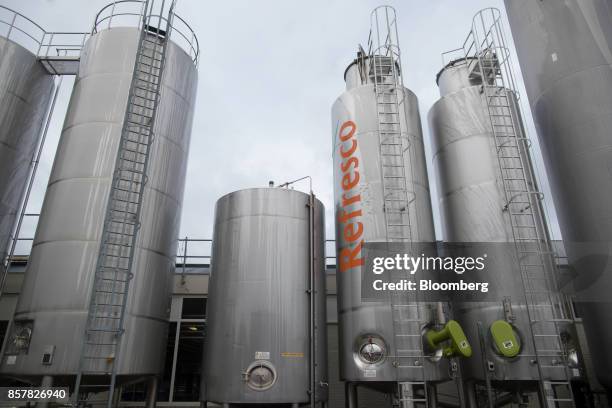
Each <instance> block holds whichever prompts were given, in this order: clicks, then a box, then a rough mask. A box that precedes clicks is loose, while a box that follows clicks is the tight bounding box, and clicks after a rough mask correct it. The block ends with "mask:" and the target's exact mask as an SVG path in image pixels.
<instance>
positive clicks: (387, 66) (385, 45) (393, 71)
mask: <svg viewBox="0 0 612 408" xmlns="http://www.w3.org/2000/svg"><path fill="white" fill-rule="evenodd" d="M368 43H369V44H368V45H369V65H370V77H371V78H373V82H374V93H375V97H376V110H377V117H378V137H379V154H380V173H381V182H382V193H383V210H384V214H385V227H386V239H387V242H391V243H392V242H401V243H412V241H413V232H414V231H413V229H414V226H413V225H411V220H410V215H411V214H410V211H409V207H410V205H411V204H412V203H413V202H414V201H415V193H414V191H413V190H411V189H409V188H408V185H409V180H408V177H407V169H406V165H405V159H404V157H405V155H408V156H409V157H410V150H409V149H410V144H409V141H408V139H407V136H406V132H402V121H404V122H405V121H406V116H405V115H406V112H405V107H404V106H403V103H404V97H405V96H404V85H403V80H402V76H401V74H402V72H401V54H400V48H399V37H398V34H397V19H396V14H395V10H394V9H393V8H392V7H389V6H381V7H378V8H376V9H374V11H373V12H372V15H371V29H370V38H369V41H368ZM405 277H406V276H403V275H402V276H399V277H398V278H405ZM390 296H391V305H390V306H391V318H392V321H393V333H394V335H393V336H394V345H395V355H394V356H390V358H392V359H393V365H394V366H395V368H396V374H397V380H398V390H397V391H398V396H399V399H398V401H399V406H400V407H414V406H415V405H416V404H427V387H426V383H425V378H426V376H425V362H424V352H423V342H422V334H421V326H422V324H423V320H422V319H421V316H420V307H419V304H418V302H417V301H416V298H412V299H407V298H406V294H400V295H397V294H391V295H390ZM405 378H410V381H403V379H405ZM417 388H422V389H423V393H422V395H417V394H416V389H417Z"/></svg>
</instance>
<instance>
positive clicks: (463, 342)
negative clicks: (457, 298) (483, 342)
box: [425, 320, 472, 357]
mask: <svg viewBox="0 0 612 408" xmlns="http://www.w3.org/2000/svg"><path fill="white" fill-rule="evenodd" d="M425 338H426V339H427V343H428V344H429V347H431V348H432V349H434V350H436V349H440V348H441V349H442V351H443V352H444V356H445V357H455V356H459V357H470V356H471V355H472V346H470V343H469V342H468V340H467V337H466V336H465V333H464V332H463V329H462V328H461V325H459V323H457V322H456V321H455V320H449V321H448V323H446V325H444V328H443V329H442V330H440V331H436V330H429V331H428V332H427V333H426V334H425ZM449 341H450V344H446V345H443V344H441V343H446V342H449Z"/></svg>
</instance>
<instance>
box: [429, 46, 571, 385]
mask: <svg viewBox="0 0 612 408" xmlns="http://www.w3.org/2000/svg"><path fill="white" fill-rule="evenodd" d="M475 63H476V61H475V60H474V59H471V58H462V59H459V60H456V61H452V62H451V63H449V64H448V65H447V66H445V67H444V68H443V69H442V70H441V71H440V73H439V74H438V77H437V82H438V86H439V88H440V96H441V98H440V99H439V100H438V101H437V102H436V103H435V104H434V105H433V107H432V108H431V110H430V112H429V122H430V129H431V138H432V145H433V163H434V167H435V170H436V174H437V186H438V199H439V206H440V212H441V216H442V220H441V221H442V229H443V240H444V241H445V242H449V243H451V244H457V243H461V244H462V243H473V245H475V246H476V248H475V250H477V251H481V252H483V251H486V253H487V256H488V259H487V267H486V268H485V269H483V270H482V271H478V270H473V271H470V272H469V273H470V276H469V279H470V280H471V281H483V282H489V286H490V288H491V290H490V291H491V293H490V294H489V295H488V296H486V297H483V298H482V299H472V301H469V300H468V301H466V296H465V295H464V294H462V295H461V296H460V297H459V299H457V300H456V301H455V302H453V316H454V318H456V319H457V320H458V321H459V322H460V323H462V325H463V328H464V330H465V332H466V335H467V337H468V338H469V339H470V340H471V342H472V344H473V346H474V347H475V348H476V352H475V353H474V355H473V356H472V357H471V358H469V359H465V360H464V361H463V362H462V367H463V369H462V373H463V378H464V379H465V380H480V381H484V380H485V378H486V377H488V378H489V379H491V380H499V381H508V380H525V381H529V380H537V379H539V373H538V367H537V365H535V364H533V361H532V360H533V356H534V355H535V350H534V344H533V341H532V328H531V324H530V317H529V316H528V313H527V310H526V298H525V288H524V284H523V280H522V277H521V269H520V267H519V266H518V265H519V264H518V260H517V256H516V250H515V247H514V236H513V229H512V222H513V221H512V220H511V218H510V212H512V211H513V208H512V207H511V208H509V207H508V200H507V198H506V195H505V191H504V180H503V178H506V180H508V178H509V177H511V176H513V177H519V175H520V176H521V177H522V175H523V174H524V176H525V178H526V181H527V182H526V185H527V186H528V188H529V190H532V191H536V190H537V188H536V183H535V176H534V174H533V172H532V170H531V166H530V165H529V163H530V158H529V153H528V150H527V147H526V146H527V144H526V143H525V142H524V140H525V139H524V137H525V136H524V130H523V126H522V123H521V117H520V111H519V108H518V105H517V99H516V95H515V94H514V93H513V92H512V91H510V90H508V91H507V93H508V96H509V97H508V99H509V103H510V106H511V107H510V109H511V111H512V116H513V118H514V120H515V123H514V128H515V129H516V130H517V132H518V134H517V140H518V142H517V145H518V149H517V150H518V151H519V153H518V154H519V155H520V156H521V157H522V162H523V163H525V166H524V169H523V170H520V171H518V170H517V171H514V173H513V174H510V173H508V170H506V173H505V175H502V171H501V167H500V163H499V160H500V158H499V156H503V155H507V152H501V153H500V148H499V146H498V145H497V143H496V140H495V135H494V133H493V128H492V124H491V118H490V116H489V115H490V114H500V112H493V111H490V110H489V108H488V107H487V104H486V96H485V95H484V94H483V92H482V80H481V79H480V77H478V76H473V75H470V68H472V67H473V66H474V64H475ZM496 109H497V110H498V111H499V108H496ZM518 163H519V161H518V160H515V164H514V165H517V164H518ZM523 171H524V173H523ZM521 200H525V197H523V198H521ZM533 201H536V202H537V201H538V200H533ZM525 206H527V204H525ZM526 208H529V207H526ZM529 211H533V212H534V214H535V215H534V217H538V219H542V218H541V217H543V215H542V208H541V207H540V206H537V208H533V209H531V210H529ZM514 222H516V221H514ZM521 222H525V221H524V220H522V221H521ZM543 225H544V224H543V222H539V223H537V224H536V226H538V227H539V228H540V230H539V232H538V235H539V236H543V237H546V236H547V235H546V234H547V233H546V231H545V230H543V228H542V227H543ZM474 243H475V244H474ZM479 255H482V253H480V254H479ZM545 289H546V290H549V289H550V288H545ZM547 312H550V310H547ZM496 321H502V322H506V323H508V324H510V325H511V328H512V330H513V331H514V332H515V338H516V339H517V341H519V342H520V353H519V354H518V355H512V356H507V355H504V353H503V352H502V350H501V348H499V349H496V347H495V345H494V343H493V341H492V339H490V338H489V337H490V336H491V334H490V333H491V328H492V327H495V326H492V325H493V323H494V322H496ZM479 323H480V324H481V326H482V328H479ZM497 324H500V323H497ZM502 325H503V323H502ZM506 327H507V326H506ZM546 329H550V328H546ZM555 333H556V332H555V331H554V330H551V331H550V332H547V333H538V334H544V335H545V334H549V335H550V337H551V338H552V337H553V336H554V335H555ZM483 337H484V339H483ZM542 338H543V337H542ZM479 339H483V340H484V342H480V341H479ZM483 344H487V345H486V346H485V349H482V347H481V346H482V345H483ZM487 361H490V362H492V364H491V366H488V367H487V364H486V362H487ZM557 371H559V370H557ZM544 376H545V377H547V378H548V377H557V375H556V374H555V373H554V372H553V373H547V372H545V373H544ZM502 385H503V383H502Z"/></svg>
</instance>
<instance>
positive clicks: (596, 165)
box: [505, 0, 612, 390]
mask: <svg viewBox="0 0 612 408" xmlns="http://www.w3.org/2000/svg"><path fill="white" fill-rule="evenodd" d="M505 4H506V10H507V14H508V18H509V20H510V28H511V29H512V34H513V37H514V41H515V44H516V49H517V53H518V56H519V62H520V65H521V70H522V72H523V77H524V79H525V86H526V89H527V95H528V97H529V103H530V105H531V111H532V113H533V116H534V120H535V124H536V128H537V131H538V137H539V140H540V146H541V147H542V151H543V155H544V161H545V163H546V168H547V171H548V176H549V180H550V184H551V189H552V193H553V198H554V203H555V208H556V210H557V215H558V220H559V227H560V229H561V233H562V235H563V241H564V245H565V248H566V251H567V254H568V258H569V261H570V262H571V263H573V264H574V266H575V267H576V268H577V272H578V277H579V280H581V281H582V282H581V283H580V285H579V286H582V288H584V292H579V294H578V296H579V300H580V301H582V302H580V304H579V306H580V307H581V308H582V311H581V315H582V317H583V319H584V326H585V330H586V333H587V337H588V340H589V346H590V348H591V352H592V353H593V355H594V356H595V357H594V363H595V369H596V372H597V375H598V378H599V380H600V382H601V383H602V384H603V385H605V386H606V387H607V388H608V390H612V349H611V348H610V344H612V327H611V326H610V325H609V324H605V323H604V322H607V321H609V316H610V314H611V313H612V303H610V302H609V294H608V288H610V287H611V286H612V265H610V262H609V261H607V260H608V259H609V257H610V254H612V250H611V243H612V164H611V163H612V138H611V137H610V129H612V3H611V2H610V1H609V0H581V1H563V2H562V1H535V0H531V1H510V0H506V1H505ZM585 256H589V258H590V259H591V260H595V261H594V262H591V261H590V260H589V258H587V259H586V260H584V259H583V261H581V262H580V263H577V261H579V260H580V258H582V257H585ZM602 257H603V259H604V260H605V262H604V264H603V265H602V264H598V263H599V261H598V260H601V259H602Z"/></svg>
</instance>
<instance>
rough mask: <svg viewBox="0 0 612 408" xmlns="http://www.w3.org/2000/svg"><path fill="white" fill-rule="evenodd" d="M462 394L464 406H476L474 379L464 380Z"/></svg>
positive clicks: (472, 407) (474, 407) (476, 407)
mask: <svg viewBox="0 0 612 408" xmlns="http://www.w3.org/2000/svg"><path fill="white" fill-rule="evenodd" d="M463 389H464V394H465V406H466V408H478V402H477V400H476V389H475V387H474V381H466V382H465V383H464V387H463Z"/></svg>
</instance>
